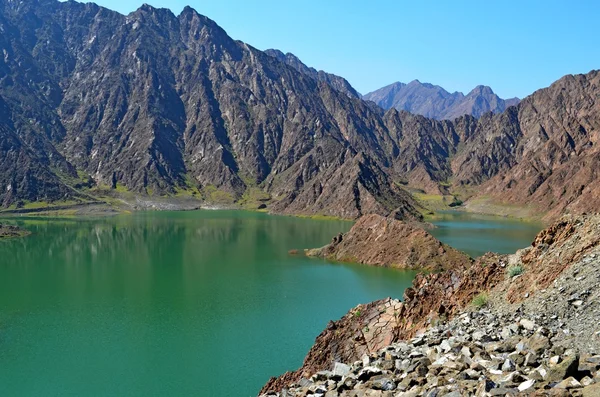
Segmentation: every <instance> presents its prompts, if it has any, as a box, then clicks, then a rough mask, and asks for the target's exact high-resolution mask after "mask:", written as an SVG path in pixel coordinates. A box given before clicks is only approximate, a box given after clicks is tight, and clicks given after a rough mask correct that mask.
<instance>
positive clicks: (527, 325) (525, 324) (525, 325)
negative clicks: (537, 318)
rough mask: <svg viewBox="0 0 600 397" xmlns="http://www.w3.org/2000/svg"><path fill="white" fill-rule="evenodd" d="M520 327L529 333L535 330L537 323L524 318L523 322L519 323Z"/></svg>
mask: <svg viewBox="0 0 600 397" xmlns="http://www.w3.org/2000/svg"><path fill="white" fill-rule="evenodd" d="M519 325H521V326H522V327H523V328H525V329H526V330H528V331H533V329H534V328H535V323H534V322H533V321H531V320H528V319H525V318H522V319H521V321H519Z"/></svg>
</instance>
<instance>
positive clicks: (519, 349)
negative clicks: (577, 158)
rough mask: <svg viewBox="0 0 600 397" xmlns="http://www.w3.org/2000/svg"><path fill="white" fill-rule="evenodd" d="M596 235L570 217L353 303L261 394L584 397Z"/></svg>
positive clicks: (595, 365) (592, 344) (598, 316)
mask: <svg viewBox="0 0 600 397" xmlns="http://www.w3.org/2000/svg"><path fill="white" fill-rule="evenodd" d="M599 235H600V217H599V216H597V215H595V216H583V217H567V218H563V219H562V220H561V221H559V222H557V223H555V224H553V225H552V226H550V227H549V228H548V229H546V230H544V231H542V232H541V233H540V234H539V235H538V236H537V237H536V239H535V241H534V242H533V245H532V246H531V247H530V248H527V249H525V250H521V251H519V252H517V253H516V254H514V255H495V254H488V255H485V256H483V257H481V258H478V259H477V261H476V262H474V263H472V264H469V265H466V266H464V267H462V268H455V269H451V270H448V271H445V272H442V273H435V274H429V275H419V276H417V278H416V279H415V281H414V283H413V287H412V288H409V289H407V290H406V292H405V294H404V300H403V301H402V302H400V301H398V300H394V299H385V300H382V301H378V302H373V303H370V304H367V305H360V306H358V307H356V308H354V309H352V310H351V311H350V312H349V313H348V314H347V315H346V316H344V317H343V318H342V319H340V320H338V321H335V322H331V323H330V324H329V325H328V326H327V328H326V330H324V331H323V332H322V333H321V334H320V335H319V336H318V337H317V339H316V341H315V345H314V346H313V348H312V349H311V350H310V352H309V353H308V355H307V356H306V358H305V361H304V364H303V366H302V367H301V368H300V369H299V370H298V371H295V372H291V373H286V374H284V375H282V376H281V377H279V378H273V379H271V380H270V381H269V382H268V383H267V384H266V385H265V387H264V388H263V390H262V392H263V393H266V392H267V391H269V390H271V391H276V392H279V391H280V390H282V388H283V389H289V388H291V389H289V390H288V391H287V393H288V394H286V395H290V396H294V395H302V394H301V393H302V392H306V391H307V390H314V393H318V391H317V388H320V387H325V392H323V394H325V393H329V395H332V396H337V395H340V396H359V395H365V396H366V395H377V396H387V395H406V396H417V395H422V393H424V392H425V391H432V390H437V392H438V393H453V392H456V393H455V394H451V395H456V396H460V395H478V396H488V395H506V394H509V395H513V394H516V393H524V394H523V395H538V396H546V395H561V396H580V395H589V396H593V395H595V394H593V393H594V392H597V391H598V383H600V376H599V375H600V374H599V373H598V369H600V358H599V357H598V356H596V355H595V354H598V352H600V334H599V333H598V328H597V325H598V323H599V322H600V313H599V312H598V310H596V309H597V305H598V304H599V303H600V288H599V287H598V279H599V277H600V240H599V238H598V236H599ZM449 320H450V321H449ZM415 335H419V336H416V337H415ZM465 348H466V349H465ZM425 358H426V359H427V360H426V361H421V360H422V359H423V360H424V359H425ZM561 363H563V364H561ZM419 366H423V368H422V369H419ZM341 370H344V373H343V374H337V375H336V371H341ZM319 371H326V372H319ZM327 371H331V372H327ZM353 371H354V372H353ZM368 371H371V372H370V373H369V374H367V373H366V372H368ZM351 372H352V373H353V375H352V374H351ZM313 375H314V376H313ZM451 378H452V379H454V381H451V380H450V379H451ZM321 380H322V381H323V382H321ZM384 381H386V382H384ZM384 383H385V384H384ZM311 388H312V389H311ZM386 391H389V392H390V393H388V394H385V392H386ZM392 391H393V392H392ZM295 393H300V394H295ZM352 393H354V394H352ZM361 393H362V394H361ZM369 393H371V394H369ZM378 393H379V394H378ZM394 393H400V394H394ZM402 393H405V394H402ZM535 393H537V394H535ZM561 393H562V394H561ZM590 393H592V394H590ZM270 395H276V394H275V393H272V394H270ZM441 395H444V394H441Z"/></svg>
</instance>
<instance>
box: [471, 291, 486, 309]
mask: <svg viewBox="0 0 600 397" xmlns="http://www.w3.org/2000/svg"><path fill="white" fill-rule="evenodd" d="M487 303H488V295H487V294H486V293H485V292H481V293H480V294H478V295H477V296H476V297H475V298H473V306H475V307H484V306H485V305H487Z"/></svg>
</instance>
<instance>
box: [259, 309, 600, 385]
mask: <svg viewBox="0 0 600 397" xmlns="http://www.w3.org/2000/svg"><path fill="white" fill-rule="evenodd" d="M561 333H564V329H561V328H557V327H553V326H551V325H550V324H548V323H542V324H539V323H537V322H535V321H533V320H532V319H531V318H527V317H521V313H520V312H516V313H512V314H509V315H506V316H498V314H497V313H496V312H494V311H493V310H488V309H483V310H476V311H469V312H465V313H463V314H461V315H459V316H457V317H456V318H455V319H453V320H452V321H450V322H447V323H444V324H440V325H437V326H434V327H432V328H430V329H429V330H428V331H427V332H425V333H423V334H421V335H419V336H416V337H414V338H412V339H410V340H408V341H404V342H397V343H393V344H390V345H389V346H386V347H384V348H382V349H381V350H379V351H377V352H376V353H374V354H365V355H363V356H362V357H361V359H360V360H357V361H355V362H353V363H340V362H335V363H334V364H333V367H332V369H331V370H324V371H319V372H317V373H315V374H314V375H313V376H311V377H310V378H309V379H301V380H300V381H299V382H298V383H294V384H291V385H290V387H289V388H287V389H284V390H282V391H281V392H280V393H276V392H271V393H265V394H262V395H261V396H262V397H267V396H278V397H279V396H288V397H300V396H309V395H312V396H315V397H317V396H322V397H333V396H348V397H362V396H365V397H366V396H371V397H375V396H377V397H387V396H389V397H392V396H398V397H400V396H406V397H408V396H411V397H412V396H432V397H433V396H446V397H461V396H513V395H527V396H586V397H588V396H590V397H591V396H598V395H600V371H599V369H600V355H598V354H595V353H597V352H592V353H580V352H579V351H578V350H576V349H569V348H565V347H564V346H561V345H560V344H559V343H556V340H557V338H558V340H560V335H561Z"/></svg>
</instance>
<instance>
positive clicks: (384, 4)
mask: <svg viewBox="0 0 600 397" xmlns="http://www.w3.org/2000/svg"><path fill="white" fill-rule="evenodd" d="M96 2H97V3H98V4H100V5H102V6H105V7H108V8H111V9H113V10H117V11H119V12H121V13H124V14H127V13H129V12H131V11H133V10H135V9H137V8H138V7H139V6H140V5H141V4H142V3H143V2H147V3H149V4H151V5H153V6H155V7H168V8H171V10H172V11H173V12H174V13H175V14H179V12H180V11H181V10H182V9H183V7H184V6H185V5H190V6H191V7H193V8H195V9H196V10H197V11H198V12H199V13H201V14H203V15H206V16H208V17H209V18H211V19H213V20H215V21H216V22H217V23H218V24H219V25H220V26H222V27H223V28H224V29H225V30H226V31H227V32H228V33H229V35H230V36H232V37H233V38H235V39H238V40H242V41H245V42H246V43H248V44H250V45H252V46H254V47H257V48H259V49H261V50H264V49H267V48H277V49H280V50H282V51H284V52H292V53H294V54H296V55H297V56H298V57H299V58H300V59H301V60H302V61H303V62H304V63H306V64H307V65H309V66H313V67H315V68H317V69H323V70H325V71H327V72H331V73H335V74H339V75H341V76H343V77H345V78H347V79H348V80H349V81H350V83H351V84H352V85H353V86H354V87H355V88H356V89H357V90H358V91H359V92H361V93H363V94H364V93H367V92H369V91H372V90H375V89H377V88H380V87H382V86H384V85H387V84H390V83H392V82H394V81H402V82H409V81H411V80H414V79H419V80H420V81H422V82H430V83H434V84H438V85H441V86H442V87H444V88H446V89H447V90H449V91H455V90H456V91H463V92H467V91H469V90H471V89H472V88H473V87H475V86H476V85H478V84H485V85H489V86H491V87H492V88H493V89H494V91H496V92H497V93H498V94H499V95H500V96H502V97H505V98H506V97H512V96H519V97H524V96H526V95H528V94H530V93H532V92H533V91H535V90H536V89H538V88H542V87H545V86H548V85H549V84H550V83H552V82H553V81H555V80H556V79H558V78H560V77H561V76H563V75H565V74H569V73H587V72H588V71H590V70H592V69H600V51H599V43H598V39H599V38H600V34H599V31H598V26H599V25H598V24H599V21H600V1H597V0H590V1H577V0H569V1H566V0H565V1H554V0H544V1H526V0H519V1H513V0H510V1H509V0H473V1H460V0H454V1H450V0H444V1H442V0H440V1H428V0H412V1H400V0H396V1H394V0H379V1H377V0H375V1H365V0H360V1H359V0H345V1H344V0H303V1H290V0H210V1H208V0H97V1H96Z"/></svg>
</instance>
